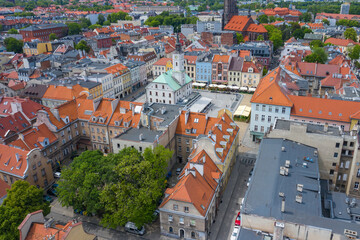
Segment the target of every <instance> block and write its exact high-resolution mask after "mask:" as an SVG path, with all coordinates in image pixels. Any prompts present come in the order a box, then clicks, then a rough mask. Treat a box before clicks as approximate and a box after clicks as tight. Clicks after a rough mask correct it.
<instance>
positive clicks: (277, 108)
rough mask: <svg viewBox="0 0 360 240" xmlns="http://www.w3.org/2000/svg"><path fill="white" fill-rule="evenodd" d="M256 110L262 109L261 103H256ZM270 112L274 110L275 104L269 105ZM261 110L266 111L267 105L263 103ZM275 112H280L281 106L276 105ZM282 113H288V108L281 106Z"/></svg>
mask: <svg viewBox="0 0 360 240" xmlns="http://www.w3.org/2000/svg"><path fill="white" fill-rule="evenodd" d="M255 109H256V111H259V109H260V104H256V107H255ZM267 110H268V112H273V106H271V105H269V107H268V109H267ZM261 111H263V112H265V111H266V105H261ZM275 113H279V107H275ZM281 113H282V114H285V113H286V108H285V107H282V108H281Z"/></svg>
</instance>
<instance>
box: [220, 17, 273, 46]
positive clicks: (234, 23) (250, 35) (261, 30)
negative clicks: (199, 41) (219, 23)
mask: <svg viewBox="0 0 360 240" xmlns="http://www.w3.org/2000/svg"><path fill="white" fill-rule="evenodd" d="M224 30H229V31H235V32H238V33H241V34H242V35H243V37H244V41H245V42H246V41H254V40H256V39H257V37H258V36H259V35H262V36H263V38H264V39H265V40H267V39H268V32H267V30H266V29H265V27H264V26H263V25H261V24H255V23H254V20H253V19H252V18H251V16H233V17H232V18H231V19H230V21H229V23H228V24H226V26H225V27H224Z"/></svg>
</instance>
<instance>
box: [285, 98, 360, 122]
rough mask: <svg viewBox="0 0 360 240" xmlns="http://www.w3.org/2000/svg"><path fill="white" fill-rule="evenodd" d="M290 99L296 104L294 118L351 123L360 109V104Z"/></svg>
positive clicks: (342, 101) (293, 112)
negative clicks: (352, 117) (353, 116)
mask: <svg viewBox="0 0 360 240" xmlns="http://www.w3.org/2000/svg"><path fill="white" fill-rule="evenodd" d="M289 98H290V99H291V101H292V102H293V103H294V107H293V108H292V109H291V115H293V116H300V117H307V118H315V119H326V120H329V121H339V122H347V123H349V122H350V118H351V116H352V115H353V114H354V113H356V112H358V111H359V109H360V102H353V101H344V100H334V99H326V98H314V97H300V96H293V95H290V96H289Z"/></svg>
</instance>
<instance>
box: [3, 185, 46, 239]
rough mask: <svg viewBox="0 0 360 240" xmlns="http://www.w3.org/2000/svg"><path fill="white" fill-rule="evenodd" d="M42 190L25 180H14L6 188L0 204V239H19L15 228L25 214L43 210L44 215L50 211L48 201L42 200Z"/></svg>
mask: <svg viewBox="0 0 360 240" xmlns="http://www.w3.org/2000/svg"><path fill="white" fill-rule="evenodd" d="M43 193H44V192H43V190H42V189H38V188H36V187H35V186H32V185H30V184H29V183H28V182H26V181H22V180H19V181H16V182H15V183H14V184H13V185H12V186H11V189H10V190H8V193H7V197H6V199H5V200H4V202H3V205H1V206H0V239H4V240H5V239H6V240H16V239H19V230H18V229H17V228H18V226H19V225H20V224H21V222H22V221H23V220H24V218H25V217H26V215H27V214H29V213H32V212H35V211H38V210H40V209H42V210H43V213H44V215H47V214H48V213H49V212H50V206H49V203H48V202H44V200H43Z"/></svg>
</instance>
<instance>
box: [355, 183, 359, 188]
mask: <svg viewBox="0 0 360 240" xmlns="http://www.w3.org/2000/svg"><path fill="white" fill-rule="evenodd" d="M354 189H355V190H359V182H355V184H354Z"/></svg>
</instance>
